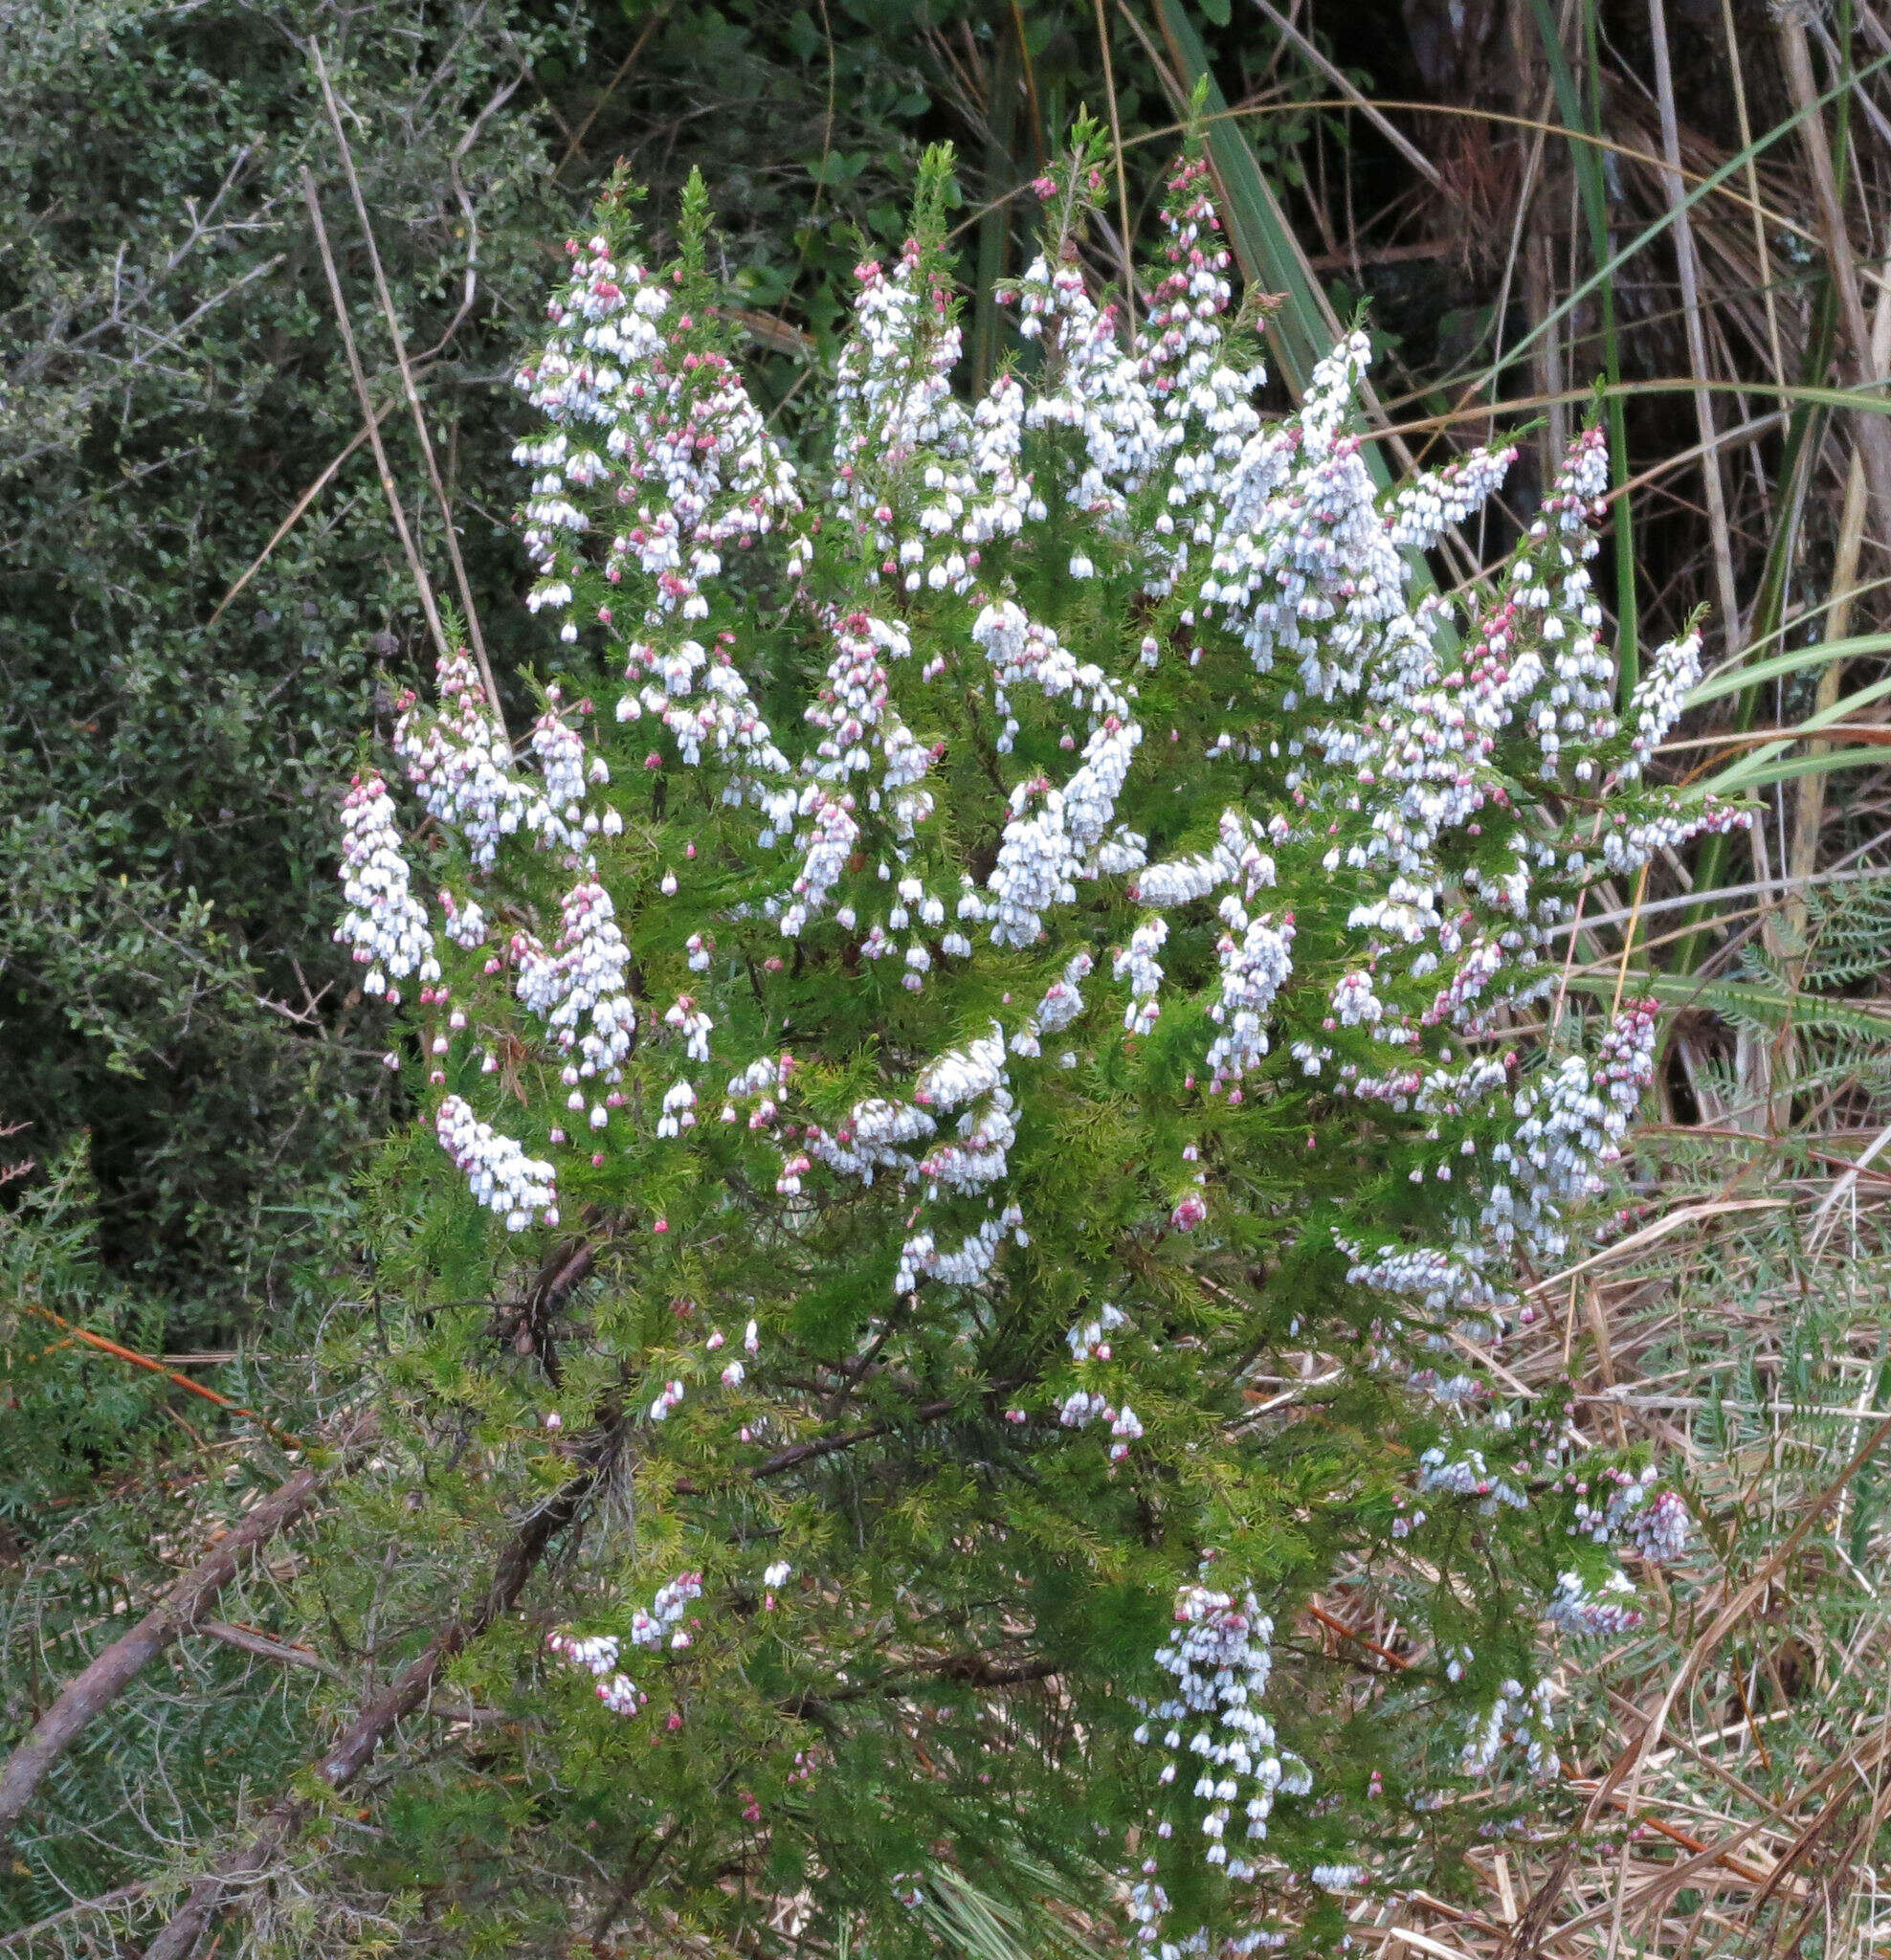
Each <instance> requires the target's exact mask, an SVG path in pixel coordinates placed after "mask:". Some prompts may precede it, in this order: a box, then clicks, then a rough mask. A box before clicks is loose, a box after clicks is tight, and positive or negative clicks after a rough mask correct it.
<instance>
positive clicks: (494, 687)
mask: <svg viewBox="0 0 1891 1960" xmlns="http://www.w3.org/2000/svg"><path fill="white" fill-rule="evenodd" d="M309 56H310V59H311V60H312V61H313V62H314V64H315V74H316V79H317V80H318V81H320V82H321V84H322V101H323V107H324V108H325V109H326V110H327V112H328V126H329V128H330V129H331V130H332V131H333V132H334V136H335V146H336V148H337V149H338V150H339V151H340V152H341V157H342V170H343V174H344V175H345V177H346V178H347V180H348V195H349V196H350V197H351V198H352V199H353V200H354V208H355V217H356V219H357V220H358V221H359V223H360V225H361V234H362V237H363V239H364V240H365V241H366V243H367V263H368V266H369V267H370V269H371V270H372V272H373V274H374V293H375V298H376V299H377V300H378V301H380V305H381V317H382V319H383V320H385V321H386V322H387V324H388V334H389V339H390V340H391V341H392V342H393V345H394V365H395V366H396V367H398V368H399V370H400V377H401V388H402V390H403V391H404V392H405V394H406V396H407V405H408V409H409V411H410V412H412V417H413V433H414V434H415V435H416V436H418V437H419V440H420V456H421V460H422V461H423V463H424V464H425V465H426V469H427V481H428V483H429V484H430V485H431V486H432V488H433V492H434V502H435V503H436V504H437V505H438V506H439V512H440V527H441V532H442V535H443V536H444V537H445V539H446V546H447V559H448V561H449V563H450V564H451V565H452V566H453V576H454V584H455V585H456V587H457V589H458V591H459V605H460V612H461V616H462V617H463V618H464V619H465V621H466V634H467V637H468V638H469V639H470V640H471V642H472V646H473V657H474V659H475V660H476V661H477V662H478V668H479V679H480V680H481V681H482V682H483V684H484V686H485V690H486V706H487V708H488V709H489V710H490V711H491V714H492V717H493V720H494V721H495V722H496V723H497V724H499V728H500V732H501V735H503V734H504V733H505V714H504V711H503V709H502V708H501V705H500V698H499V682H498V681H497V680H496V679H494V678H493V669H492V662H491V661H490V660H488V659H487V657H486V640H485V635H484V634H482V633H481V632H480V630H479V611H478V607H477V606H476V605H475V604H474V602H473V582H472V580H471V579H469V578H468V577H467V575H466V561H465V559H464V558H463V557H462V556H461V555H460V549H459V533H458V531H457V530H456V528H455V525H454V520H453V502H452V500H451V499H450V498H449V497H448V496H447V490H446V485H445V484H444V483H443V482H442V481H441V480H440V466H439V464H438V463H437V462H436V461H435V460H434V439H433V437H432V436H431V435H430V434H428V433H427V416H426V413H425V412H424V411H423V410H422V408H421V406H420V390H418V389H417V388H416V387H415V386H414V380H413V367H412V363H411V362H410V361H409V360H408V358H407V342H406V340H405V338H404V337H403V336H402V333H401V324H400V316H399V315H398V314H397V313H395V311H394V298H393V295H392V294H391V293H390V292H389V290H388V275H387V273H386V272H385V271H384V270H383V269H382V265H381V252H380V248H379V247H378V246H377V245H376V244H375V242H374V225H373V221H372V220H371V219H370V218H369V216H368V214H367V199H366V198H365V197H364V196H363V195H362V190H361V178H360V176H359V175H358V174H357V172H356V170H355V165H354V151H353V149H352V148H351V147H350V146H349V144H348V134H347V131H346V129H345V127H344V126H343V123H342V110H341V105H340V103H338V102H337V101H336V100H335V90H334V87H333V85H332V84H331V83H330V81H329V79H328V66H327V63H326V62H324V61H323V58H322V47H321V44H320V42H318V41H315V40H311V41H310V42H309ZM339 292H340V287H339V285H338V286H337V293H338V295H339ZM377 447H378V437H377ZM508 739H509V738H508Z"/></svg>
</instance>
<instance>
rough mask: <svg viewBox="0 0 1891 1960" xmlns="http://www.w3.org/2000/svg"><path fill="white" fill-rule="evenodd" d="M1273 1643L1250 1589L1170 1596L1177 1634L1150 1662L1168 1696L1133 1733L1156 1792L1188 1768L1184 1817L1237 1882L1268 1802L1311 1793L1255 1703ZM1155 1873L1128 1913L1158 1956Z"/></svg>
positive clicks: (1164, 1904)
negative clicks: (1151, 1758)
mask: <svg viewBox="0 0 1891 1960" xmlns="http://www.w3.org/2000/svg"><path fill="white" fill-rule="evenodd" d="M1273 1637H1274V1622H1273V1621H1272V1620H1271V1619H1269V1618H1268V1617H1267V1615H1265V1614H1263V1613H1262V1612H1261V1611H1260V1607H1259V1603H1258V1602H1257V1599H1256V1598H1255V1595H1254V1594H1253V1593H1245V1594H1244V1595H1243V1596H1242V1597H1241V1598H1239V1599H1238V1600H1237V1599H1236V1598H1235V1597H1234V1595H1233V1594H1231V1593H1217V1592H1215V1591H1213V1590H1212V1588H1210V1587H1208V1586H1203V1585H1193V1586H1186V1587H1184V1588H1183V1589H1182V1590H1181V1591H1180V1592H1179V1593H1177V1594H1176V1599H1175V1631H1174V1632H1173V1633H1172V1634H1171V1635H1170V1636H1169V1637H1168V1642H1167V1644H1166V1645H1165V1646H1164V1647H1163V1648H1162V1649H1161V1650H1160V1651H1159V1652H1158V1653H1157V1655H1156V1665H1157V1666H1158V1667H1159V1668H1160V1669H1162V1670H1163V1672H1164V1673H1166V1674H1168V1675H1171V1676H1173V1678H1174V1682H1175V1686H1174V1691H1173V1693H1172V1694H1170V1695H1169V1696H1168V1697H1167V1698H1166V1699H1165V1700H1163V1701H1161V1702H1159V1703H1157V1704H1154V1705H1153V1706H1150V1707H1148V1708H1146V1710H1145V1713H1146V1720H1145V1721H1144V1723H1143V1724H1142V1726H1140V1727H1138V1729H1137V1730H1136V1740H1137V1741H1138V1742H1140V1743H1144V1744H1148V1745H1152V1746H1154V1747H1157V1748H1161V1749H1162V1750H1163V1751H1164V1755H1165V1761H1164V1763H1163V1767H1162V1770H1161V1772H1160V1774H1159V1775H1158V1777H1157V1779H1156V1780H1157V1784H1158V1787H1159V1788H1166V1787H1167V1786H1168V1785H1170V1784H1174V1783H1175V1782H1176V1781H1177V1777H1178V1775H1187V1774H1189V1773H1190V1771H1192V1774H1193V1780H1192V1782H1190V1784H1189V1785H1188V1795H1189V1798H1190V1803H1189V1805H1188V1807H1187V1810H1186V1815H1187V1817H1188V1818H1189V1820H1190V1821H1191V1822H1192V1823H1193V1825H1194V1828H1195V1830H1196V1831H1197V1832H1198V1833H1199V1835H1200V1836H1201V1837H1203V1838H1206V1839H1207V1840H1208V1843H1207V1846H1206V1849H1205V1850H1204V1852H1203V1857H1204V1859H1205V1860H1206V1862H1207V1863H1208V1864H1210V1865H1212V1866H1222V1867H1225V1868H1226V1870H1227V1874H1228V1876H1229V1877H1230V1878H1231V1879H1235V1880H1239V1879H1242V1878H1246V1877H1250V1876H1252V1873H1253V1869H1254V1867H1253V1864H1252V1861H1251V1859H1250V1857H1249V1855H1248V1853H1247V1851H1246V1849H1245V1848H1244V1847H1247V1846H1252V1845H1254V1844H1256V1843H1257V1842H1258V1841H1259V1840H1261V1839H1263V1838H1266V1836H1267V1819H1268V1816H1269V1815H1270V1814H1271V1813H1272V1811H1273V1809H1274V1804H1275V1800H1276V1798H1277V1797H1279V1796H1281V1795H1287V1796H1302V1795H1304V1794H1305V1793H1307V1792H1308V1791H1309V1790H1311V1789H1312V1787H1313V1779H1312V1775H1311V1773H1310V1772H1309V1771H1308V1770H1307V1767H1306V1765H1305V1764H1304V1763H1302V1762H1301V1760H1300V1759H1299V1758H1298V1757H1297V1756H1295V1755H1293V1754H1292V1753H1291V1751H1289V1750H1286V1749H1283V1748H1280V1747H1279V1744H1278V1743H1277V1742H1276V1740H1275V1734H1274V1726H1273V1724H1272V1723H1270V1722H1269V1721H1268V1719H1267V1717H1266V1716H1265V1715H1263V1714H1262V1713H1261V1712H1260V1708H1259V1705H1258V1704H1259V1702H1260V1699H1261V1697H1262V1696H1263V1695H1264V1694H1265V1693H1266V1692H1267V1681H1268V1676H1269V1674H1270V1673H1271V1672H1272V1669H1273V1664H1274V1662H1273V1650H1272V1648H1271V1646H1270V1642H1271V1641H1272V1639H1273ZM1159 1731H1160V1732H1159ZM1190 1731H1192V1732H1190ZM1191 1758H1192V1759H1193V1760H1192V1761H1190V1759H1191ZM1237 1810H1238V1811H1239V1814H1240V1830H1239V1835H1238V1837H1237V1838H1236V1839H1235V1848H1234V1850H1233V1851H1232V1853H1231V1850H1230V1847H1229V1845H1228V1843H1227V1841H1226V1840H1227V1837H1228V1832H1229V1828H1230V1825H1231V1823H1233V1822H1235V1812H1236V1811H1237ZM1174 1829H1175V1822H1174V1818H1173V1817H1172V1816H1171V1815H1163V1816H1161V1817H1160V1818H1159V1820H1158V1821H1157V1823H1156V1826H1155V1832H1156V1836H1157V1838H1169V1837H1171V1836H1172V1835H1173V1833H1174ZM1155 1869H1156V1867H1155V1864H1154V1861H1153V1860H1151V1861H1150V1862H1149V1863H1147V1864H1146V1866H1145V1877H1144V1881H1143V1882H1141V1883H1140V1884H1138V1885H1137V1886H1136V1887H1135V1888H1134V1890H1133V1892H1132V1895H1131V1904H1130V1912H1131V1916H1132V1918H1133V1919H1134V1920H1135V1921H1136V1922H1137V1932H1136V1936H1137V1938H1138V1940H1139V1941H1142V1942H1144V1943H1146V1946H1147V1947H1148V1948H1150V1949H1153V1950H1154V1951H1156V1952H1157V1953H1159V1954H1163V1955H1166V1954H1167V1953H1168V1951H1169V1945H1168V1942H1166V1941H1162V1940H1161V1934H1162V1930H1163V1923H1164V1918H1165V1915H1166V1913H1167V1910H1168V1895H1167V1893H1166V1892H1165V1891H1164V1888H1163V1887H1162V1885H1161V1884H1160V1883H1159V1882H1157V1880H1156V1879H1155V1877H1154V1872H1155ZM1158 1942H1161V1943H1160V1944H1158Z"/></svg>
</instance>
